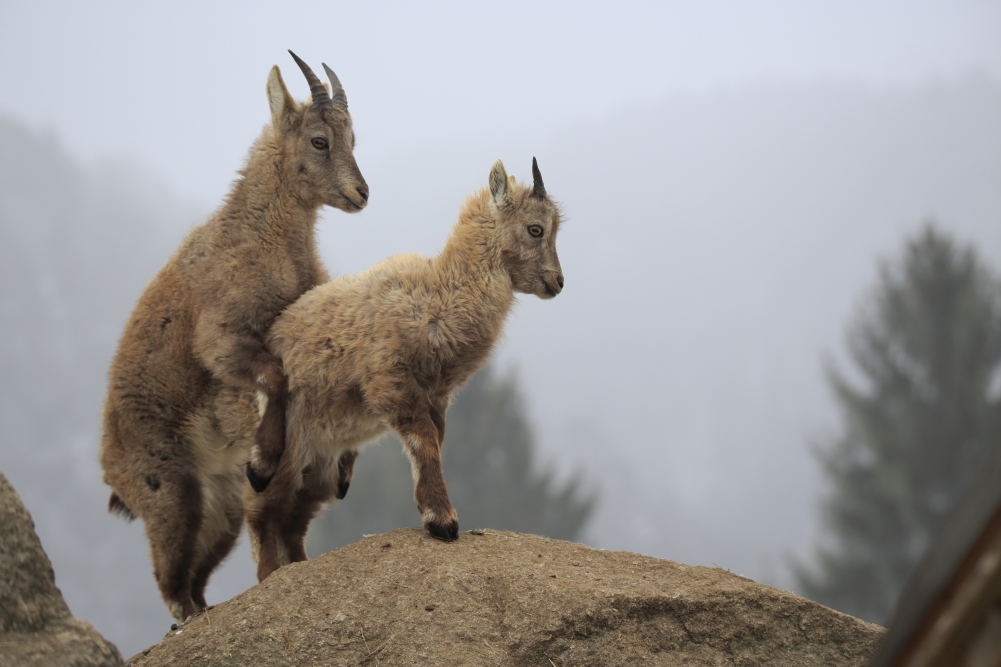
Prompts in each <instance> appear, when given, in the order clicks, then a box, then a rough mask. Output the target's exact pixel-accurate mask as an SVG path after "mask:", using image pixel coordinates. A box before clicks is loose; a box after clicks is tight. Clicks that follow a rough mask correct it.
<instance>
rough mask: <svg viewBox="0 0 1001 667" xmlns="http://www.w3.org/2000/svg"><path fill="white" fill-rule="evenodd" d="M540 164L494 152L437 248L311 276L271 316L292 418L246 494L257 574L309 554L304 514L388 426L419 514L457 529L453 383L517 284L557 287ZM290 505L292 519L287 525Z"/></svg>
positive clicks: (438, 531) (477, 354) (489, 341)
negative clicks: (282, 442) (519, 174)
mask: <svg viewBox="0 0 1001 667" xmlns="http://www.w3.org/2000/svg"><path fill="white" fill-rule="evenodd" d="M535 175H536V179H537V180H536V186H535V187H534V188H528V187H524V186H521V185H519V184H517V183H516V182H515V181H514V179H513V178H511V179H509V178H508V177H507V174H506V173H505V171H504V166H503V165H502V164H501V162H500V161H499V160H498V161H497V163H496V164H495V165H494V167H493V169H492V170H491V174H490V188H489V189H487V188H484V189H483V190H481V191H480V192H478V193H476V194H474V195H472V196H471V197H469V198H468V199H467V200H466V202H465V204H464V205H463V207H462V210H461V213H460V215H459V220H458V222H457V223H456V225H455V227H454V229H453V230H452V234H451V236H450V238H449V239H448V242H447V243H446V245H445V248H444V249H443V250H442V252H441V253H440V254H439V255H437V256H435V257H422V256H420V255H398V256H395V257H392V258H390V259H387V260H385V261H383V262H381V263H379V264H377V265H375V266H373V267H372V268H370V269H368V270H367V271H364V272H363V273H360V274H358V275H356V276H345V277H342V278H339V279H337V280H333V281H331V282H328V283H326V284H323V285H320V286H318V287H316V288H315V289H313V290H311V291H309V292H307V293H306V294H304V295H303V296H302V297H300V298H299V300H298V301H296V302H295V303H294V304H292V305H291V306H289V308H287V309H286V310H285V311H284V312H283V313H282V315H281V316H279V317H278V318H277V319H276V320H275V323H274V325H273V326H272V328H271V330H270V332H269V334H268V338H267V342H268V346H269V349H271V350H273V351H274V353H275V354H276V355H278V356H279V357H281V359H282V363H283V366H284V369H285V371H286V373H287V375H288V378H289V403H288V412H287V414H288V421H287V427H286V428H287V430H286V450H285V452H284V454H283V458H282V460H281V463H280V464H279V466H278V471H277V473H276V475H275V478H274V479H273V481H272V483H271V486H269V487H268V488H267V489H266V490H265V491H264V492H263V493H261V494H257V495H249V496H248V505H247V521H248V525H249V527H250V531H251V533H252V535H253V544H254V545H255V550H256V551H257V562H258V576H259V577H260V578H262V579H263V578H264V577H266V576H267V575H268V574H270V572H271V571H273V570H274V569H275V568H276V567H278V566H280V565H282V564H285V563H287V562H290V560H291V561H294V560H302V559H304V558H305V551H304V550H303V548H302V538H303V536H304V534H305V528H306V526H307V525H308V523H309V520H310V519H311V518H312V516H313V514H315V512H316V510H317V509H318V507H319V506H320V504H321V503H323V502H326V501H327V500H329V499H330V498H331V497H332V496H335V495H336V496H337V497H340V496H341V495H343V492H344V491H346V489H347V482H348V481H350V474H351V470H350V464H351V463H353V460H354V459H353V454H354V453H355V452H357V451H358V450H359V449H360V448H361V447H362V446H363V445H365V444H366V443H367V442H370V441H371V440H372V439H373V438H375V437H376V436H378V435H379V434H381V433H383V432H385V431H386V430H387V429H393V430H395V431H396V433H397V434H399V436H400V437H401V439H402V441H403V443H404V450H405V451H406V453H407V454H408V456H409V457H410V458H411V461H412V464H413V468H414V478H415V490H414V495H415V499H416V501H417V505H418V510H419V511H420V512H421V515H422V517H423V520H424V524H425V527H426V528H427V529H428V530H429V531H430V532H431V534H432V535H433V536H435V537H439V538H441V539H445V540H451V539H454V538H455V537H456V535H457V531H458V518H457V514H456V512H455V510H454V509H453V507H452V505H451V502H450V501H449V499H448V494H447V491H446V489H445V484H444V479H443V477H442V473H441V464H440V449H441V443H442V440H443V439H444V428H445V419H444V416H445V411H446V408H447V407H448V404H449V401H450V399H451V396H452V394H453V392H454V391H455V390H456V389H457V388H458V387H460V386H461V385H462V384H463V383H464V382H465V381H466V380H468V379H469V377H470V376H471V375H472V374H473V373H474V372H475V371H476V370H477V369H479V368H480V367H481V366H482V365H483V364H484V363H485V362H486V360H487V358H488V356H489V355H490V352H491V350H492V348H493V346H494V344H495V342H496V341H497V339H498V337H499V336H500V335H501V332H502V329H503V326H504V320H505V318H506V316H507V314H508V313H509V312H510V309H511V307H512V304H513V303H514V300H515V293H516V292H522V293H527V294H535V295H536V296H539V297H541V298H550V297H553V296H556V294H558V293H559V292H560V291H561V290H562V286H563V275H562V270H561V268H560V262H559V258H558V256H557V253H556V234H557V231H558V229H559V226H560V213H559V209H558V207H557V206H556V205H555V204H554V203H553V202H552V201H551V200H550V199H549V197H548V196H547V195H546V194H545V190H544V187H543V186H542V183H541V175H539V174H538V172H537V171H536V172H535ZM346 453H351V456H350V457H349V458H350V461H349V463H348V464H347V465H345V463H344V461H345V459H344V457H345V454H346ZM338 491H339V492H340V495H338ZM303 498H307V499H308V501H304V500H303ZM289 517H293V518H295V519H296V521H298V523H299V524H301V529H297V530H296V531H292V532H291V533H290V532H289V531H284V532H283V530H282V529H281V528H280V526H282V525H287V524H288V523H289V521H290V519H289Z"/></svg>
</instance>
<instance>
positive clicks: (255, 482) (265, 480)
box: [247, 461, 274, 493]
mask: <svg viewBox="0 0 1001 667" xmlns="http://www.w3.org/2000/svg"><path fill="white" fill-rule="evenodd" d="M272 477H274V475H272V476H271V477H261V476H260V475H258V474H257V473H256V472H254V469H253V467H251V465H250V461H247V480H248V481H249V482H250V486H252V487H253V489H254V491H257V492H258V493H260V492H261V491H263V490H264V489H266V488H268V484H270V483H271V478H272Z"/></svg>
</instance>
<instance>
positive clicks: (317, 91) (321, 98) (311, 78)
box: [288, 49, 334, 109]
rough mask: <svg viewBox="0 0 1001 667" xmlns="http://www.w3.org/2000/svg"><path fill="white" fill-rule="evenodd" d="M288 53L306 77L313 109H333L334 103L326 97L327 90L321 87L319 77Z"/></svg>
mask: <svg viewBox="0 0 1001 667" xmlns="http://www.w3.org/2000/svg"><path fill="white" fill-rule="evenodd" d="M288 52H289V54H290V55H291V56H292V57H293V58H295V64H296V65H298V66H299V69H301V70H302V73H303V74H305V75H306V82H307V83H308V84H309V92H310V93H312V95H313V108H314V109H333V108H334V103H333V102H332V101H331V100H330V95H327V89H326V88H324V87H323V84H322V83H320V79H319V77H317V76H316V75H315V74H313V70H311V69H310V68H309V65H307V64H306V63H304V62H303V61H302V59H301V58H300V57H299V56H297V55H295V54H294V53H292V49H289V50H288Z"/></svg>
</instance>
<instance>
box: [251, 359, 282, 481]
mask: <svg viewBox="0 0 1001 667" xmlns="http://www.w3.org/2000/svg"><path fill="white" fill-rule="evenodd" d="M264 354H266V355H268V356H272V357H273V355H271V354H270V353H268V352H264ZM273 359H274V360H275V361H276V362H277V364H272V365H271V367H270V368H269V369H268V371H270V372H269V373H268V372H265V373H262V374H261V375H259V376H258V377H259V378H261V379H263V380H264V382H261V383H260V384H261V385H262V386H261V387H260V388H259V389H258V392H259V395H263V397H264V398H265V399H266V401H267V405H265V407H264V414H262V415H261V423H260V424H259V425H258V427H257V433H256V434H255V435H254V448H253V450H252V451H251V455H250V460H249V461H247V480H248V481H250V485H251V486H252V487H253V488H254V491H257V492H258V493H260V492H262V491H264V489H266V488H267V487H268V484H269V483H270V482H271V479H272V478H273V477H274V476H275V471H276V470H278V463H279V462H280V461H281V458H282V454H284V453H285V413H286V409H287V405H288V379H287V378H286V377H285V373H284V372H283V370H282V367H281V359H278V357H273Z"/></svg>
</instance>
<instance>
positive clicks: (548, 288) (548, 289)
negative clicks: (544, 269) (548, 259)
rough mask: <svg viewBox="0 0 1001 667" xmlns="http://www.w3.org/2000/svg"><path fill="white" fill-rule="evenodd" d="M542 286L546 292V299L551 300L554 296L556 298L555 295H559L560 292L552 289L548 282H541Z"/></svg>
mask: <svg viewBox="0 0 1001 667" xmlns="http://www.w3.org/2000/svg"><path fill="white" fill-rule="evenodd" d="M542 285H543V287H544V288H545V290H546V297H547V298H550V299H552V298H553V297H554V296H556V295H557V294H559V293H560V290H558V289H556V288H555V287H553V286H552V285H550V284H549V282H548V281H545V280H543V281H542Z"/></svg>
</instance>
